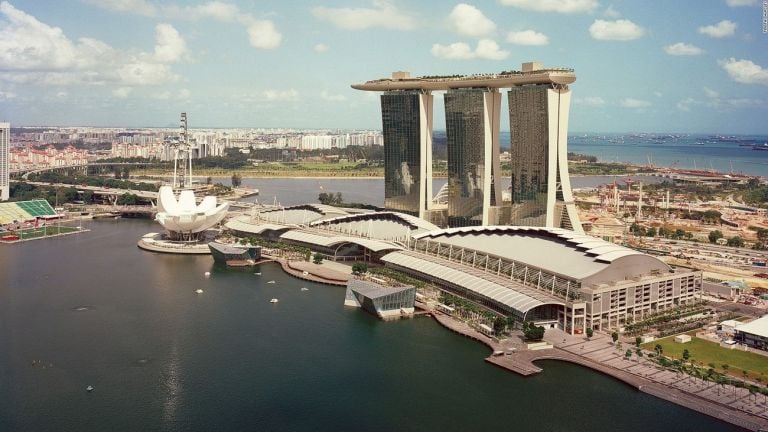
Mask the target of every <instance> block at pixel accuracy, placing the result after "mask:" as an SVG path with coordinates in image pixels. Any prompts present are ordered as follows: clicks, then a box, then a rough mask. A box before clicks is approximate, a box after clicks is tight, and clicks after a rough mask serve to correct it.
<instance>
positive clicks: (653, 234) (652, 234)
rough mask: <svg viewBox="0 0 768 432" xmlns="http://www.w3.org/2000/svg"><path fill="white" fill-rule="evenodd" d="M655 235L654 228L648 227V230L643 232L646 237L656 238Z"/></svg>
mask: <svg viewBox="0 0 768 432" xmlns="http://www.w3.org/2000/svg"><path fill="white" fill-rule="evenodd" d="M656 234H657V233H656V227H650V228H648V230H647V231H646V232H645V235H646V236H647V237H656Z"/></svg>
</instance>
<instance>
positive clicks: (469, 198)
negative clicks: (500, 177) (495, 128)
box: [445, 89, 490, 227]
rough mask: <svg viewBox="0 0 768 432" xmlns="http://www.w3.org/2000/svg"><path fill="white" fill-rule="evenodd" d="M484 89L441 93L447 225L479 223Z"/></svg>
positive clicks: (482, 159) (483, 133) (482, 164)
mask: <svg viewBox="0 0 768 432" xmlns="http://www.w3.org/2000/svg"><path fill="white" fill-rule="evenodd" d="M485 92H486V90H484V89H457V90H449V91H448V92H447V93H446V94H445V129H446V136H447V140H448V226H450V227H460V226H470V225H482V220H483V193H484V191H483V185H484V174H485V169H486V163H490V161H486V160H485V138H486V137H485V119H484V116H485V103H484V98H483V95H484V93H485Z"/></svg>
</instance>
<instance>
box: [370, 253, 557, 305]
mask: <svg viewBox="0 0 768 432" xmlns="http://www.w3.org/2000/svg"><path fill="white" fill-rule="evenodd" d="M381 260H382V261H384V262H386V263H390V264H394V265H396V266H399V267H402V268H406V269H409V270H411V271H414V272H418V273H422V274H425V275H429V277H431V278H436V279H440V280H441V281H442V282H443V283H447V284H451V285H456V286H459V287H461V288H464V289H467V290H469V291H472V292H474V293H477V294H479V295H481V296H483V297H486V298H489V299H491V300H493V301H495V302H497V303H501V304H503V305H505V306H507V307H509V308H512V309H514V310H517V311H520V312H523V313H525V312H527V311H529V310H531V309H533V308H535V307H537V306H541V305H543V304H558V305H563V304H564V302H563V301H562V300H560V299H557V298H556V297H554V296H550V295H548V294H546V293H544V292H542V291H537V290H535V289H532V288H528V287H525V286H522V285H521V284H518V283H516V282H513V281H506V280H505V281H504V284H503V285H502V284H501V283H500V281H499V282H496V281H494V280H493V279H496V278H494V276H493V275H491V274H488V273H486V274H484V275H483V276H484V277H480V276H476V275H473V274H469V273H467V272H465V271H462V270H461V269H457V268H455V267H457V266H458V265H457V264H456V263H451V262H449V261H445V260H441V259H438V258H433V257H427V256H423V255H421V254H418V253H415V252H408V251H403V252H391V253H388V254H386V255H384V256H383V257H382V258H381Z"/></svg>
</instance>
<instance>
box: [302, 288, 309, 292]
mask: <svg viewBox="0 0 768 432" xmlns="http://www.w3.org/2000/svg"><path fill="white" fill-rule="evenodd" d="M301 290H302V291H309V288H307V287H301Z"/></svg>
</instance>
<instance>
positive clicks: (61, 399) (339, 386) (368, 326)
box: [0, 219, 735, 432]
mask: <svg viewBox="0 0 768 432" xmlns="http://www.w3.org/2000/svg"><path fill="white" fill-rule="evenodd" d="M90 228H91V229H92V231H91V232H90V233H87V234H82V235H76V236H70V237H63V238H59V239H49V240H38V241H34V242H28V243H26V244H22V245H14V246H7V245H0V371H1V372H0V373H1V374H0V430H1V431H69V430H77V431H143V430H147V431H153V430H163V431H216V430H226V431H241V430H259V431H339V430H342V431H343V430H349V431H392V430H420V431H431V430H441V431H459V430H502V429H503V430H515V431H590V432H593V431H603V430H611V431H646V432H647V431H656V430H696V431H727V430H735V429H734V428H733V427H731V426H729V425H728V424H726V423H723V422H719V421H716V420H714V419H711V418H709V417H707V416H704V415H701V414H697V413H695V412H693V411H689V410H687V409H684V408H680V407H677V406H675V405H672V404H670V403H667V402H664V401H661V400H658V399H655V398H653V397H651V396H648V395H645V394H642V393H639V392H637V391H634V390H633V389H631V388H629V387H627V386H625V385H624V384H621V383H619V382H617V381H614V380H613V379H611V378H608V377H605V376H602V375H599V374H597V373H594V372H592V371H590V370H586V369H582V368H580V367H577V366H573V365H569V364H563V363H558V362H542V364H541V365H542V366H543V367H544V369H545V372H544V373H542V374H540V375H538V376H536V377H533V378H520V377H518V376H516V375H514V374H512V373H509V372H506V371H503V370H500V369H497V368H495V367H493V366H491V365H488V364H486V363H484V362H483V360H482V359H483V357H485V356H486V355H487V353H488V352H487V350H486V348H485V347H484V346H482V345H479V344H477V343H475V342H472V341H470V340H468V339H465V338H463V337H461V336H458V335H455V334H453V333H450V332H448V331H447V330H444V329H443V328H441V327H439V326H438V325H437V324H435V323H434V322H433V321H432V320H430V319H427V318H417V319H413V320H406V321H399V322H389V323H384V322H380V321H378V320H376V319H374V318H372V317H371V316H369V315H367V314H365V313H363V312H361V311H358V310H355V309H346V308H344V307H343V306H342V303H343V298H344V292H343V290H342V289H341V288H335V287H328V286H322V285H315V284H310V283H304V282H302V281H299V280H296V279H293V278H291V277H289V276H286V275H284V274H283V273H282V271H281V270H280V268H279V267H278V266H276V265H271V264H270V265H263V266H261V267H260V268H259V269H258V270H244V271H241V270H227V269H224V268H214V266H213V263H212V259H211V258H210V257H182V256H171V255H159V254H152V253H148V252H144V251H141V250H139V249H138V248H137V247H136V241H137V240H138V238H139V237H140V236H141V235H143V234H145V233H147V232H150V231H156V230H157V227H156V226H155V225H154V224H151V223H150V222H148V221H131V220H125V219H123V220H119V221H103V222H93V223H91V224H90ZM206 271H211V273H212V275H211V277H210V278H207V279H206V278H205V277H204V275H203V274H204V272H206ZM255 271H261V272H262V275H261V276H256V275H254V274H253V272H255ZM269 280H274V281H276V283H274V284H267V283H266V282H267V281H269ZM302 286H306V287H308V288H309V289H310V290H309V291H305V292H302V291H300V288H301V287H302ZM198 288H201V289H203V290H204V291H205V292H204V293H203V294H200V295H198V294H196V293H195V290H196V289H198ZM273 297H277V298H279V299H280V302H279V303H278V304H270V303H269V299H271V298H273ZM81 308H84V309H82V310H78V309H81ZM33 360H39V361H40V362H42V365H41V364H40V363H37V364H35V365H33V364H32V361H33ZM43 366H44V367H43ZM88 385H93V386H94V387H95V388H96V389H95V391H93V392H92V393H87V392H86V391H85V388H86V387H87V386H88Z"/></svg>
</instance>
